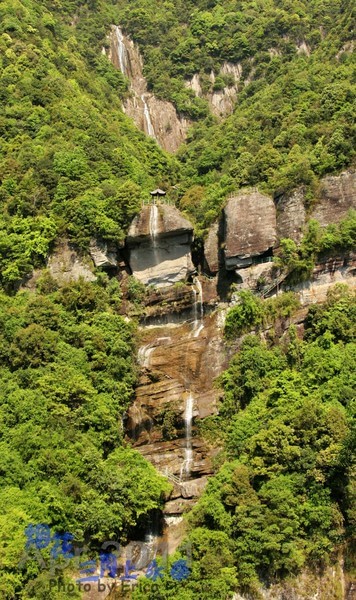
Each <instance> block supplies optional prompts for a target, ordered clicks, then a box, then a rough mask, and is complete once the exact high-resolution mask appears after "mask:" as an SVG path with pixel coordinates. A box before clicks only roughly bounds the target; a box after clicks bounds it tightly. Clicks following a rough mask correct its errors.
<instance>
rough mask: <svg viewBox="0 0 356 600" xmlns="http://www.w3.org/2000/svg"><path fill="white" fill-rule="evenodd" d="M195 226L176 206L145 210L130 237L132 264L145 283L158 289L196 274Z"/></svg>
mask: <svg viewBox="0 0 356 600" xmlns="http://www.w3.org/2000/svg"><path fill="white" fill-rule="evenodd" d="M192 240H193V226H192V225H191V223H189V221H187V219H185V218H184V217H183V216H182V215H181V214H180V212H179V211H178V210H177V209H176V208H174V207H173V206H168V205H165V204H161V205H159V206H156V205H151V206H145V207H143V209H142V210H141V212H140V213H139V214H138V215H137V216H136V217H135V219H134V220H133V222H132V223H131V226H130V229H129V232H128V235H127V240H126V244H127V248H128V249H129V264H130V268H131V270H132V273H133V275H134V276H135V277H136V278H137V279H139V280H140V281H141V282H142V283H144V284H147V285H150V284H152V285H156V286H158V287H162V286H166V285H171V284H173V283H176V282H177V281H184V280H185V279H186V278H187V276H188V275H189V274H190V273H192V272H193V271H194V267H193V264H192V260H191V254H190V250H191V242H192Z"/></svg>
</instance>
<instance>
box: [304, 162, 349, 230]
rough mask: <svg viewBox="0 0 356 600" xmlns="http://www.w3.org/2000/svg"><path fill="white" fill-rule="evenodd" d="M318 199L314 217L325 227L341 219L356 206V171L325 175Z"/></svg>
mask: <svg viewBox="0 0 356 600" xmlns="http://www.w3.org/2000/svg"><path fill="white" fill-rule="evenodd" d="M317 200H318V201H317V204H316V206H315V208H314V210H313V212H312V214H311V218H312V219H316V220H317V221H319V223H320V224H321V225H322V226H323V227H325V226H326V225H328V224H329V223H338V222H339V221H341V220H342V219H343V218H345V216H346V214H347V212H348V210H350V208H356V172H355V171H354V170H348V171H344V172H343V173H341V175H335V176H328V177H324V178H323V179H322V180H321V183H320V190H319V193H318V199H317Z"/></svg>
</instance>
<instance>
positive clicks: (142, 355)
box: [137, 344, 155, 368]
mask: <svg viewBox="0 0 356 600" xmlns="http://www.w3.org/2000/svg"><path fill="white" fill-rule="evenodd" d="M154 349H155V347H154V346H151V345H150V344H147V345H146V346H141V348H139V351H138V356H137V360H138V364H139V365H141V367H145V368H148V367H149V366H150V357H151V354H152V352H153V351H154Z"/></svg>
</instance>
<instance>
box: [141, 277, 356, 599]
mask: <svg viewBox="0 0 356 600" xmlns="http://www.w3.org/2000/svg"><path fill="white" fill-rule="evenodd" d="M253 302H254V299H253V296H252V295H249V294H243V295H242V297H241V307H243V308H244V311H245V313H248V312H249V311H250V312H252V311H251V303H253ZM270 302H271V303H272V304H270V307H269V312H270V311H271V310H272V311H273V310H274V312H278V313H279V315H280V318H281V317H283V318H286V316H288V315H290V314H292V313H293V312H295V310H296V308H297V304H296V303H295V302H296V301H295V299H294V303H293V301H292V298H291V297H290V298H289V300H288V299H285V298H284V296H282V299H279V298H277V299H276V300H272V301H270ZM287 307H288V310H286V308H287ZM293 309H294V310H293ZM241 310H242V309H241ZM241 310H240V313H239V314H236V311H235V313H234V312H230V315H229V321H228V325H229V327H228V329H227V333H228V337H229V339H230V343H233V341H234V340H235V341H236V335H238V333H239V332H241ZM267 312H268V311H267ZM234 321H235V327H236V334H235V335H233V334H232V331H231V327H232V324H233V323H234ZM355 325H356V310H355V295H354V294H353V293H351V292H350V291H349V290H348V289H347V287H345V286H339V287H338V286H337V287H335V288H334V289H333V290H331V291H330V292H329V295H328V299H327V301H326V303H325V304H324V305H323V306H320V305H316V306H313V307H311V308H310V310H309V313H308V316H307V318H306V321H305V330H304V339H300V337H299V336H298V335H297V331H296V328H295V326H291V327H290V328H289V330H288V331H287V332H286V334H285V335H284V336H282V337H280V336H278V335H274V334H273V329H272V330H270V331H269V336H268V339H267V341H262V339H261V337H260V336H259V334H258V333H257V334H254V335H247V336H246V337H245V338H244V340H243V343H242V346H241V348H240V350H239V352H238V353H237V354H236V355H235V357H234V358H233V359H232V361H231V364H230V366H229V368H228V370H227V371H226V372H225V373H224V374H223V375H222V376H221V381H220V383H221V385H222V387H223V390H224V398H223V401H222V404H221V407H220V411H219V415H218V416H217V417H214V418H212V420H211V423H210V435H212V436H213V437H214V436H215V438H217V439H218V441H219V443H220V444H222V445H223V448H224V450H223V452H222V455H221V457H220V462H221V467H220V469H219V470H218V472H217V474H216V475H215V476H214V477H212V478H211V479H210V480H209V482H208V486H207V488H206V491H205V492H204V494H203V496H202V497H201V499H200V500H199V502H198V504H197V505H196V506H195V507H194V508H193V510H192V511H191V513H190V515H189V524H190V533H189V540H190V542H191V544H192V565H191V576H190V577H189V579H188V580H187V581H184V582H179V584H178V583H177V582H175V581H173V580H172V579H171V578H169V577H166V578H164V579H162V580H161V581H160V582H159V590H158V591H157V590H155V591H152V592H150V591H149V590H148V591H147V592H141V591H137V592H135V593H134V596H133V597H134V598H135V599H137V600H156V599H157V598H161V599H162V600H170V599H171V598H176V599H177V600H193V598H194V599H196V598H198V599H201V600H205V599H207V598H209V599H210V598H214V600H215V599H216V600H218V599H221V600H225V599H226V598H230V597H231V594H232V593H233V592H234V591H235V592H236V590H237V589H238V590H240V591H242V592H249V593H252V594H253V597H256V598H258V597H260V596H259V595H258V589H259V585H260V582H261V581H269V582H271V581H272V582H273V581H274V580H277V581H278V580H280V579H283V578H286V577H290V576H293V575H294V574H296V573H298V571H299V570H300V569H301V568H303V567H306V566H311V567H312V568H314V569H316V570H317V569H318V568H319V567H323V566H325V565H327V564H328V563H329V561H330V560H335V558H336V557H337V552H338V550H340V549H341V548H342V547H343V546H344V544H345V541H346V542H348V543H349V544H350V546H351V545H352V539H353V536H354V534H355V525H356V522H355V517H356V515H355V504H354V500H355V498H354V492H355V487H354V483H355V397H354V390H355V383H356V381H355V369H354V365H355V353H356V345H355V331H356V327H355ZM261 326H262V323H261ZM250 329H251V327H250ZM222 432H225V433H222ZM349 566H350V565H349Z"/></svg>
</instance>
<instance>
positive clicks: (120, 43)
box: [115, 26, 128, 75]
mask: <svg viewBox="0 0 356 600" xmlns="http://www.w3.org/2000/svg"><path fill="white" fill-rule="evenodd" d="M115 33H116V39H117V47H118V57H119V65H120V71H121V73H123V74H124V75H127V71H128V69H127V63H128V61H127V50H126V47H125V44H124V36H123V35H122V31H121V29H120V27H117V26H116V27H115Z"/></svg>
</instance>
